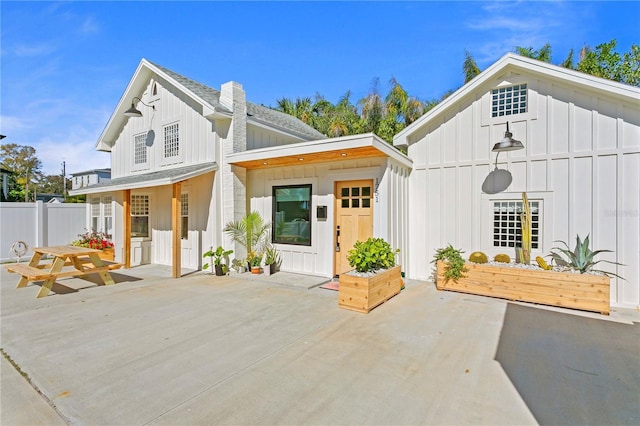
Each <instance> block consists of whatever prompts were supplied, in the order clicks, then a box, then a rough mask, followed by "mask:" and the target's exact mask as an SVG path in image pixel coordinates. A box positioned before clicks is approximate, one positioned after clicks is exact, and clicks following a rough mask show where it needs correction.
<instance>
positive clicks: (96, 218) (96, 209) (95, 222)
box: [91, 197, 100, 231]
mask: <svg viewBox="0 0 640 426" xmlns="http://www.w3.org/2000/svg"><path fill="white" fill-rule="evenodd" d="M99 224H100V197H96V198H92V199H91V230H92V231H100V227H99Z"/></svg>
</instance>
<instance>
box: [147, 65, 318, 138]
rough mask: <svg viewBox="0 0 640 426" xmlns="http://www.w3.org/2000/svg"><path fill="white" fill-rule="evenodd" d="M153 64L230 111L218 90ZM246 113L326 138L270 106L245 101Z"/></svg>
mask: <svg viewBox="0 0 640 426" xmlns="http://www.w3.org/2000/svg"><path fill="white" fill-rule="evenodd" d="M150 63H151V64H153V66H155V67H157V68H158V69H160V70H161V71H162V72H164V73H166V74H167V75H169V76H170V77H171V78H173V79H174V80H176V81H177V82H178V83H180V84H181V85H182V86H184V87H185V88H186V89H188V90H189V91H191V92H192V93H194V94H195V95H197V96H198V97H200V98H201V99H203V100H204V101H206V102H208V103H209V104H210V105H211V106H213V107H214V108H216V109H217V110H221V111H226V112H231V111H230V110H229V109H228V108H227V107H225V106H224V105H222V104H221V103H220V91H219V90H216V89H213V88H211V87H209V86H206V85H204V84H202V83H199V82H197V81H195V80H191V79H190V78H187V77H185V76H183V75H181V74H178V73H176V72H174V71H171V70H170V69H167V68H165V67H163V66H161V65H158V64H155V63H153V62H150ZM247 115H248V116H250V117H251V118H252V119H254V120H257V121H260V122H262V123H264V124H270V125H272V126H274V127H279V128H281V129H283V130H286V131H289V132H293V133H295V134H297V135H299V136H301V137H304V138H305V139H308V140H317V139H324V138H326V136H325V135H323V134H322V133H320V132H319V131H317V130H316V129H314V128H313V127H311V126H309V125H307V124H305V123H303V122H302V121H301V120H299V119H297V118H296V117H293V116H291V115H289V114H285V113H283V112H280V111H276V110H274V109H271V108H267V107H264V106H262V105H257V104H254V103H252V102H249V101H247Z"/></svg>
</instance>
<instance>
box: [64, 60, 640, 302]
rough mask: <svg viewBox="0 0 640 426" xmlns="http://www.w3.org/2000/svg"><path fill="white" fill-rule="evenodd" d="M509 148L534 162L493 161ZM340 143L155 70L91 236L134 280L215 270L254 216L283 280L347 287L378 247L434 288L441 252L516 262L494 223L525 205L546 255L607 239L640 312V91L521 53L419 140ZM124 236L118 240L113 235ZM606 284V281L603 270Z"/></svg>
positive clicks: (97, 195)
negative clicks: (356, 247)
mask: <svg viewBox="0 0 640 426" xmlns="http://www.w3.org/2000/svg"><path fill="white" fill-rule="evenodd" d="M507 129H508V130H509V131H510V132H511V134H512V136H513V139H517V140H519V141H521V142H522V145H523V146H524V148H523V149H520V150H518V151H510V152H506V153H502V154H498V156H497V157H496V154H495V153H494V152H492V148H493V146H494V144H495V143H496V142H499V141H500V140H501V139H502V138H503V135H504V134H505V133H506V132H507ZM394 145H395V146H396V147H403V148H405V149H406V152H408V155H405V154H403V153H402V152H401V151H400V150H398V149H396V148H394V147H392V146H390V145H389V144H387V143H386V142H384V141H382V140H381V139H379V138H378V137H377V136H375V135H373V134H365V135H355V136H346V137H341V138H335V139H327V138H326V136H324V135H322V134H320V133H319V132H317V131H316V130H314V129H312V128H311V127H309V126H307V125H305V124H304V123H302V122H301V121H299V120H297V119H296V118H294V117H291V116H289V115H286V114H282V113H280V112H277V111H273V110H271V109H269V108H265V107H262V106H259V105H256V104H253V103H251V102H248V101H247V99H246V95H245V92H244V90H243V88H242V86H241V85H240V84H238V83H235V82H229V83H225V84H223V85H222V86H221V88H220V90H216V89H213V88H210V87H207V86H205V85H203V84H201V83H198V82H195V81H193V80H190V79H188V78H186V77H184V76H181V75H179V74H177V73H175V72H173V71H170V70H168V69H166V68H163V67H161V66H159V65H155V64H153V63H151V62H149V61H147V60H142V61H141V62H140V64H139V66H138V68H137V70H136V72H135V74H134V75H133V77H132V79H131V81H130V83H129V85H128V86H127V88H126V90H125V92H124V94H123V96H122V98H121V100H120V102H119V103H118V105H117V106H116V109H115V111H114V113H113V114H112V116H111V118H110V119H109V121H108V123H107V125H106V127H105V129H104V131H103V133H102V135H101V136H100V138H99V140H98V143H97V147H96V148H97V149H98V150H101V151H107V152H110V153H111V180H110V181H109V182H103V183H99V184H96V185H90V186H87V187H83V188H81V189H77V190H74V191H72V194H87V202H88V203H89V208H88V212H87V224H88V226H90V225H91V224H96V223H97V224H99V225H98V226H99V227H101V228H103V229H102V230H105V231H108V232H110V233H112V234H113V238H114V242H115V246H116V260H118V261H120V262H123V263H125V265H126V266H134V265H140V264H145V263H154V264H164V265H171V266H172V269H173V276H174V277H179V276H180V275H181V274H182V272H183V269H184V270H197V269H200V268H201V267H202V264H203V260H204V259H203V258H202V254H203V253H204V252H206V251H207V250H209V249H210V248H212V247H216V246H218V245H222V246H224V247H225V248H228V249H233V250H234V255H237V256H239V257H243V256H244V255H245V254H246V253H244V252H243V247H241V246H239V245H236V244H234V242H233V241H232V240H231V239H230V238H229V237H228V236H227V235H226V234H225V233H224V232H223V228H224V226H225V224H226V223H228V222H229V221H231V220H235V219H240V218H242V217H244V216H245V215H246V214H247V213H248V212H250V211H257V212H259V213H260V214H261V215H262V217H263V218H265V219H266V220H268V221H269V222H271V223H272V232H271V241H272V243H273V244H274V246H275V247H276V248H277V249H278V251H279V252H280V253H281V259H282V265H281V270H284V271H291V272H297V273H303V274H314V275H320V276H326V277H332V276H334V275H336V274H340V273H342V272H345V271H346V270H348V269H350V268H349V266H348V264H347V263H346V253H347V251H348V250H349V248H351V246H352V245H353V243H354V242H355V241H356V240H358V239H365V238H367V237H369V236H376V237H381V238H384V239H386V240H387V241H389V242H390V243H391V245H392V246H393V247H394V248H400V250H401V252H400V255H399V259H398V263H399V264H401V265H402V268H403V270H404V271H405V273H406V275H407V277H409V278H414V279H424V280H426V279H429V278H430V277H431V274H432V265H431V264H430V261H431V259H432V257H433V254H434V252H435V250H436V249H437V248H439V247H442V246H445V245H447V244H449V243H450V244H453V245H455V246H458V247H460V248H462V249H463V250H465V251H467V252H471V251H476V250H482V251H484V252H486V253H487V254H490V255H493V254H497V253H508V254H510V255H511V256H513V254H514V250H515V245H516V244H517V243H518V241H517V236H514V235H513V234H511V233H510V229H509V228H510V225H509V224H508V223H507V224H504V223H503V221H502V220H496V217H497V216H500V217H501V216H502V215H503V213H505V212H507V213H508V212H509V211H513V210H514V209H516V210H517V209H518V208H519V206H518V203H519V202H520V200H521V193H522V192H523V191H526V192H527V193H528V196H529V199H530V201H531V204H532V207H533V210H534V212H535V214H534V219H535V223H534V229H535V232H534V237H535V240H534V247H533V249H534V253H533V255H534V256H535V255H538V254H539V255H546V254H548V252H549V250H550V249H551V248H552V247H554V246H555V245H556V243H555V242H554V241H555V240H563V241H566V242H568V243H569V244H570V245H572V244H573V240H574V239H575V236H576V234H579V235H581V236H586V235H587V234H590V235H591V239H592V245H593V247H594V248H595V249H610V250H613V253H606V254H603V256H602V257H603V258H604V259H607V260H611V261H617V262H620V263H623V264H624V265H625V266H619V267H614V266H610V268H613V269H612V271H613V272H616V273H617V274H619V275H621V276H623V277H624V278H625V280H621V279H613V280H612V282H611V304H612V306H621V307H632V308H638V307H639V306H640V272H639V267H640V266H639V265H640V90H639V89H638V88H636V87H631V86H627V85H623V84H619V83H615V82H612V81H608V80H604V79H600V78H597V77H593V76H589V75H586V74H582V73H579V72H575V71H572V70H568V69H565V68H560V67H557V66H554V65H550V64H548V63H543V62H539V61H535V60H532V59H528V58H524V57H520V56H517V55H514V54H507V55H505V56H504V57H502V58H501V59H500V60H498V61H497V62H496V63H495V64H493V65H492V66H490V67H489V68H488V69H487V70H485V71H484V72H483V73H481V74H480V75H478V76H477V77H476V78H475V79H474V80H472V81H471V82H469V83H468V84H466V85H465V86H463V87H462V88H460V89H459V90H458V91H456V92H455V93H453V94H452V95H451V96H450V97H448V98H447V99H446V100H444V101H443V102H442V103H440V104H439V105H438V106H437V107H435V108H434V109H432V110H431V111H429V112H428V113H427V114H425V115H424V116H423V117H421V118H420V119H419V120H417V121H416V122H415V123H413V124H412V125H410V126H409V127H407V128H406V129H404V130H403V131H402V132H401V133H399V134H398V135H397V136H396V137H395V139H394ZM108 226H110V227H111V228H112V229H107V228H106V227H108ZM604 268H605V269H606V268H607V266H604Z"/></svg>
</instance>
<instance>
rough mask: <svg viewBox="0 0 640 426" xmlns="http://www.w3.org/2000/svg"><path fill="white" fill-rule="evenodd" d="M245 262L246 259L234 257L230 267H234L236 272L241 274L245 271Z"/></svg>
mask: <svg viewBox="0 0 640 426" xmlns="http://www.w3.org/2000/svg"><path fill="white" fill-rule="evenodd" d="M246 262H247V261H246V260H244V259H242V258H240V257H236V258H235V259H233V260H232V261H231V267H232V268H233V269H235V271H236V272H237V273H239V274H242V273H243V272H245V271H246V268H247V263H246Z"/></svg>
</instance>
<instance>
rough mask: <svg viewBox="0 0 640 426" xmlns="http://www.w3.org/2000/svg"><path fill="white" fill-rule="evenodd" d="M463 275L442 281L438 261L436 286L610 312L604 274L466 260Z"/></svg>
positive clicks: (439, 262) (607, 279)
mask: <svg viewBox="0 0 640 426" xmlns="http://www.w3.org/2000/svg"><path fill="white" fill-rule="evenodd" d="M466 268H467V269H468V271H467V272H465V273H464V278H461V279H459V280H458V281H457V282H456V281H453V280H449V281H447V282H446V283H445V282H444V263H443V262H442V261H438V263H437V275H436V287H437V288H438V290H451V291H459V292H462V293H470V294H478V295H481V296H490V297H498V298H501V299H509V300H515V301H521V302H531V303H540V304H542V305H551V306H560V307H563V308H572V309H580V310H584V311H593V312H600V313H601V314H604V315H609V300H610V295H609V284H610V279H609V277H607V276H604V275H590V274H574V273H570V272H555V271H542V270H532V269H517V268H509V267H501V266H494V265H483V264H476V263H467V264H466Z"/></svg>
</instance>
